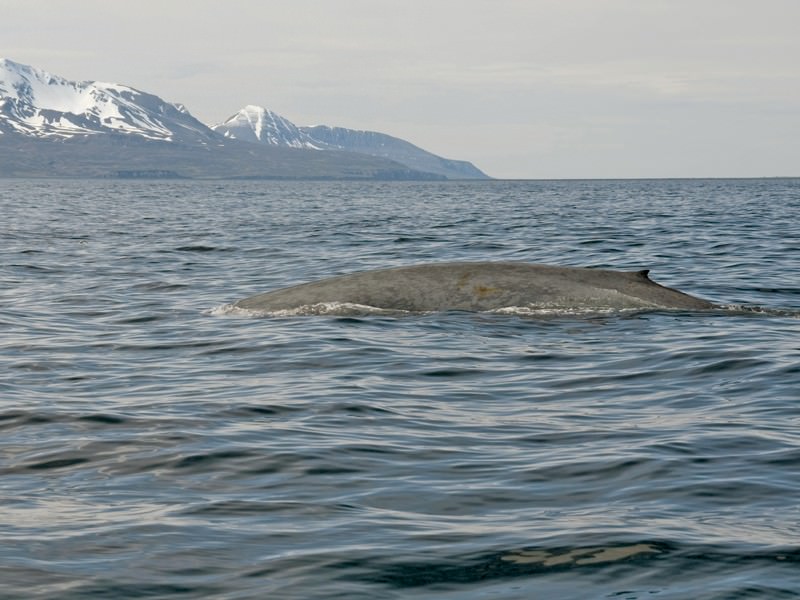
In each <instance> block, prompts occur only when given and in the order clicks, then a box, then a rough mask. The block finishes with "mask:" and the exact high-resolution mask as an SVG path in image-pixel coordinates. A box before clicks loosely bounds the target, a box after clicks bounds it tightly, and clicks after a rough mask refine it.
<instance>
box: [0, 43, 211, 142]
mask: <svg viewBox="0 0 800 600" xmlns="http://www.w3.org/2000/svg"><path fill="white" fill-rule="evenodd" d="M0 132H5V133H11V132H14V133H20V134H23V135H27V136H31V137H37V138H56V139H57V138H62V139H64V138H71V137H75V136H78V135H94V134H100V133H119V134H131V135H136V136H139V137H143V138H146V139H151V140H162V141H174V140H187V139H191V140H193V141H196V140H197V139H198V138H200V139H208V138H209V137H213V133H212V132H211V131H209V130H208V128H207V127H206V126H205V125H203V124H202V123H201V122H200V121H198V120H197V119H195V118H194V117H192V116H191V115H190V114H189V112H188V111H187V110H186V108H185V107H183V106H182V105H175V104H170V103H168V102H165V101H163V100H162V99H161V98H158V97H157V96H153V95H152V94H147V93H144V92H141V91H139V90H136V89H134V88H131V87H128V86H124V85H118V84H114V83H103V82H99V81H82V82H76V81H69V80H67V79H64V78H62V77H58V76H55V75H51V74H50V73H48V72H47V71H43V70H41V69H37V68H35V67H31V66H28V65H22V64H20V63H16V62H14V61H11V60H8V59H0Z"/></svg>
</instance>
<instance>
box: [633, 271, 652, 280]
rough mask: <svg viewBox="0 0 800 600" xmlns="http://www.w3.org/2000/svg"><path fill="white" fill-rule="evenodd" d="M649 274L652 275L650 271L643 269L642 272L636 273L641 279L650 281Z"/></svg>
mask: <svg viewBox="0 0 800 600" xmlns="http://www.w3.org/2000/svg"><path fill="white" fill-rule="evenodd" d="M648 273H650V269H642V270H641V271H636V275H638V276H639V277H640V278H642V279H646V280H647V281H650V278H649V277H648V276H647V275H648Z"/></svg>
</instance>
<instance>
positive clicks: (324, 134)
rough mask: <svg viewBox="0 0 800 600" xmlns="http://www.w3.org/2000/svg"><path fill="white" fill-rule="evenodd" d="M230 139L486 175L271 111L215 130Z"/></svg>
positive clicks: (374, 135) (250, 110)
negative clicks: (298, 122)
mask: <svg viewBox="0 0 800 600" xmlns="http://www.w3.org/2000/svg"><path fill="white" fill-rule="evenodd" d="M212 129H213V130H214V131H216V132H217V133H221V134H222V135H224V136H225V137H227V138H232V139H237V140H242V141H246V142H251V143H261V144H268V145H271V146H285V147H289V148H309V149H313V150H338V151H342V152H354V153H358V154H367V155H369V156H376V157H381V158H388V159H390V160H394V161H396V162H399V163H401V164H404V165H406V166H407V167H410V168H412V169H417V170H420V171H425V172H428V173H435V174H437V175H442V176H444V177H447V178H448V179H485V178H487V175H486V174H485V173H483V172H482V171H480V170H479V169H478V168H476V167H475V166H474V165H473V164H471V163H469V162H466V161H461V160H452V159H448V158H442V157H441V156H437V155H436V154H433V153H431V152H428V151H427V150H423V149H422V148H420V147H418V146H415V145H414V144H411V143H410V142H407V141H405V140H401V139H400V138H396V137H392V136H390V135H387V134H385V133H378V132H376V131H359V130H356V129H346V128H344V127H328V126H327V125H317V126H315V127H298V126H297V125H295V124H294V123H292V122H291V121H289V120H288V119H286V118H285V117H282V116H280V115H278V114H276V113H274V112H272V111H271V110H269V109H267V108H264V107H261V106H254V105H249V106H245V107H244V108H243V109H242V110H240V111H239V112H238V113H236V114H235V115H233V116H232V117H231V118H229V119H228V120H227V121H225V122H224V123H221V124H219V125H214V126H213V127H212Z"/></svg>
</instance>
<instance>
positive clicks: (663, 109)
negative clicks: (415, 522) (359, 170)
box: [0, 0, 800, 178]
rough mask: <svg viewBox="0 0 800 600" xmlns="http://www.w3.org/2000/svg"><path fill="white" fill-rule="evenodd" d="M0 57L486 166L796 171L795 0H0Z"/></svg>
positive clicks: (585, 173)
mask: <svg viewBox="0 0 800 600" xmlns="http://www.w3.org/2000/svg"><path fill="white" fill-rule="evenodd" d="M0 15H2V17H1V18H0V57H4V58H9V59H12V60H16V61H17V62H21V63H25V64H31V65H34V66H37V67H40V68H42V69H45V70H46V71H49V72H51V73H54V74H57V75H61V76H63V77H67V78H68V79H76V80H100V81H106V82H114V83H122V84H127V85H130V86H133V87H135V88H138V89H141V90H144V91H148V92H151V93H154V94H156V95H158V96H161V97H162V98H164V99H166V100H168V101H171V102H181V103H183V104H185V105H186V106H187V107H188V109H189V111H190V112H192V114H194V115H195V116H196V117H197V118H199V119H200V120H201V121H203V122H205V123H208V124H214V123H218V122H220V121H223V120H225V119H226V118H227V117H228V116H230V115H231V114H233V113H235V112H236V111H237V110H238V109H239V108H241V107H242V106H244V105H246V104H258V105H261V106H266V107H268V108H270V109H272V110H274V111H275V112H277V113H279V114H281V115H283V116H285V117H287V118H288V119H290V120H291V121H293V122H294V123H296V124H298V125H313V124H326V125H338V126H342V127H350V128H354V129H370V130H375V131H381V132H384V133H388V134H391V135H395V136H397V137H401V138H404V139H406V140H409V141H411V142H413V143H415V144H417V145H419V146H422V147H423V148H425V149H427V150H430V151H432V152H435V153H437V154H440V155H443V156H446V157H449V158H460V159H465V160H469V161H472V162H473V163H475V164H476V165H477V166H478V167H480V168H481V169H483V170H484V171H486V172H487V173H489V174H490V175H492V176H494V177H508V178H594V177H703V176H713V177H749V176H780V175H795V176H797V175H800V34H798V30H799V29H800V25H799V24H800V1H799V0H138V1H137V2H115V1H109V0H102V1H101V0H0Z"/></svg>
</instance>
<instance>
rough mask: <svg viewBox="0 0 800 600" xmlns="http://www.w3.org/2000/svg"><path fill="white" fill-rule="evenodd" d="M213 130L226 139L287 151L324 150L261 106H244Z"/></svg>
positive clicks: (294, 126) (298, 129) (281, 118)
mask: <svg viewBox="0 0 800 600" xmlns="http://www.w3.org/2000/svg"><path fill="white" fill-rule="evenodd" d="M212 129H213V130H214V131H216V132H217V133H219V134H222V135H223V136H225V137H226V138H232V139H236V140H242V141H243V142H253V143H262V144H269V145H271V146H285V147H287V148H310V149H311V150H322V149H323V147H322V145H320V144H316V143H314V140H312V139H311V137H309V136H308V135H307V134H306V133H304V132H302V131H300V128H299V127H297V125H295V124H294V123H292V122H291V121H290V120H289V119H286V118H284V117H282V116H280V115H279V114H277V113H274V112H272V111H271V110H269V109H267V108H264V107H263V106H254V105H252V104H250V105H248V106H245V107H244V108H243V109H242V110H240V111H239V112H237V113H236V114H235V115H233V116H232V117H230V118H229V119H228V120H227V121H225V122H224V123H221V124H219V125H214V126H213V127H212Z"/></svg>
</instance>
